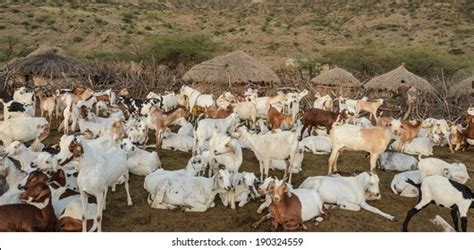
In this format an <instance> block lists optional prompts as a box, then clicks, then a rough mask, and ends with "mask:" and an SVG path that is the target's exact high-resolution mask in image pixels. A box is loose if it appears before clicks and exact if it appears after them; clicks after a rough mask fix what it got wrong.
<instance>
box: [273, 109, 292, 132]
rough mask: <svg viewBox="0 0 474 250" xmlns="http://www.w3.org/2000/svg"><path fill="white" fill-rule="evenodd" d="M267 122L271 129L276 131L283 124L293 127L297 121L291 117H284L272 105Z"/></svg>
mask: <svg viewBox="0 0 474 250" xmlns="http://www.w3.org/2000/svg"><path fill="white" fill-rule="evenodd" d="M267 122H268V124H270V127H271V129H272V130H274V129H278V128H280V127H281V125H283V124H285V125H286V126H288V127H293V124H294V123H295V120H294V119H293V117H292V116H291V115H284V114H282V113H280V112H279V111H278V110H277V109H276V108H275V107H272V105H270V108H269V109H268V112H267Z"/></svg>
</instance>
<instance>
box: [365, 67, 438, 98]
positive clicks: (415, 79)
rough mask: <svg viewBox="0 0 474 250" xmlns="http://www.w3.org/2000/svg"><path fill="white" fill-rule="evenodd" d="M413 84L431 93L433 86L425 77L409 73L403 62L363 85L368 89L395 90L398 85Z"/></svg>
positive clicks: (433, 89)
mask: <svg viewBox="0 0 474 250" xmlns="http://www.w3.org/2000/svg"><path fill="white" fill-rule="evenodd" d="M402 85H404V86H407V85H408V86H414V87H415V88H416V89H418V90H421V91H426V92H430V93H433V92H434V91H435V88H434V87H433V86H432V85H431V84H430V83H429V82H428V81H426V80H425V79H423V78H421V77H419V76H417V75H415V74H413V73H411V72H410V71H408V70H407V69H406V68H405V64H402V65H400V67H398V68H396V69H394V70H392V71H390V72H387V73H385V74H383V75H380V76H377V77H375V78H373V79H372V80H370V81H368V82H367V83H366V84H365V85H364V87H365V88H366V89H369V90H379V91H383V90H389V91H391V90H396V89H397V88H398V87H400V86H402Z"/></svg>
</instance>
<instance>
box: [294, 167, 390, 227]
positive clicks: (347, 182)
mask: <svg viewBox="0 0 474 250" xmlns="http://www.w3.org/2000/svg"><path fill="white" fill-rule="evenodd" d="M299 188H307V189H313V190H316V191H318V193H319V195H320V196H321V199H322V201H323V202H324V203H328V204H335V205H336V206H337V207H339V208H342V209H346V210H352V211H359V210H360V209H361V208H363V209H365V210H367V211H369V212H372V213H376V214H378V215H381V216H383V217H384V218H386V219H388V220H390V221H394V220H395V217H394V216H392V215H390V214H386V213H384V212H382V211H380V210H379V209H377V208H375V207H372V206H371V205H369V204H368V203H367V202H366V200H371V199H376V200H379V199H380V198H381V195H380V191H379V177H378V176H377V175H375V174H373V173H370V172H363V173H361V174H359V175H357V176H353V177H340V176H317V177H308V178H306V180H304V181H303V183H301V185H300V186H299Z"/></svg>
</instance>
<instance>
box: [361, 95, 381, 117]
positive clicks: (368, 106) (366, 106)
mask: <svg viewBox="0 0 474 250" xmlns="http://www.w3.org/2000/svg"><path fill="white" fill-rule="evenodd" d="M382 105H383V99H377V100H375V101H367V100H358V101H357V111H358V112H360V111H367V112H369V114H370V117H369V119H372V117H374V119H375V121H376V122H377V110H378V109H379V108H380V106H382Z"/></svg>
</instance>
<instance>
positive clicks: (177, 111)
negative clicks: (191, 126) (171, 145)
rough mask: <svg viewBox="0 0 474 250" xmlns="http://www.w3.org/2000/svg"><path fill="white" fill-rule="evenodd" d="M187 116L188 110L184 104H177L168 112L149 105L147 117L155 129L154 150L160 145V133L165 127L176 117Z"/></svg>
mask: <svg viewBox="0 0 474 250" xmlns="http://www.w3.org/2000/svg"><path fill="white" fill-rule="evenodd" d="M188 116H189V111H188V110H187V109H186V107H184V106H177V107H176V108H174V109H172V110H170V111H168V112H162V111H160V110H159V109H158V108H157V107H156V106H153V107H151V109H150V115H149V117H150V120H151V124H152V125H151V129H153V130H155V138H156V143H155V144H156V151H158V149H159V148H160V146H161V140H162V135H163V132H164V131H165V129H166V128H167V127H168V126H169V125H170V124H171V123H173V122H174V121H176V120H177V119H178V118H181V117H183V118H187V117H188Z"/></svg>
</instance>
